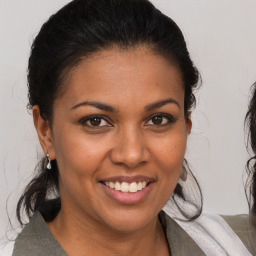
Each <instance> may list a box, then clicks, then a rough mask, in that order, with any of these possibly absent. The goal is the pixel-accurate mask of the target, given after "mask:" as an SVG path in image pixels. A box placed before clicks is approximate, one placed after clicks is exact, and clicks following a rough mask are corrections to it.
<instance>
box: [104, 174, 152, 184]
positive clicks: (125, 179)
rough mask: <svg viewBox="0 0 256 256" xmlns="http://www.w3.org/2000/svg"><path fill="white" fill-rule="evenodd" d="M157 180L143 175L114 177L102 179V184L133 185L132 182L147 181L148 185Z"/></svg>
mask: <svg viewBox="0 0 256 256" xmlns="http://www.w3.org/2000/svg"><path fill="white" fill-rule="evenodd" d="M155 180H156V179H154V178H151V177H148V176H143V175H137V176H113V177H109V178H106V179H102V180H101V182H110V181H112V182H116V181H119V182H127V183H132V182H139V181H146V182H147V183H149V182H153V181H155Z"/></svg>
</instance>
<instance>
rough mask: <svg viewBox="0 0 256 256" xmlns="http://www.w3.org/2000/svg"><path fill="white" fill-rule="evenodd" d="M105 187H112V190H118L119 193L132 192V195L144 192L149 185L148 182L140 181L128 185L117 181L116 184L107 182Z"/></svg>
mask: <svg viewBox="0 0 256 256" xmlns="http://www.w3.org/2000/svg"><path fill="white" fill-rule="evenodd" d="M105 185H106V186H107V187H110V188H113V189H115V190H118V191H122V192H125V193H127V192H130V193H136V192H138V191H140V190H142V189H143V188H145V187H146V185H147V182H146V181H139V182H135V181H134V182H132V183H130V184H129V183H127V182H119V181H116V182H112V181H110V182H105Z"/></svg>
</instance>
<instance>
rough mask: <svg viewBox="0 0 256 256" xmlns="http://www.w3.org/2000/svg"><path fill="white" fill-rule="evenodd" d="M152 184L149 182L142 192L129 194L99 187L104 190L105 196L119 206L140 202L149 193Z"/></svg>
mask: <svg viewBox="0 0 256 256" xmlns="http://www.w3.org/2000/svg"><path fill="white" fill-rule="evenodd" d="M153 184H154V182H150V183H149V184H148V185H147V186H146V187H145V188H143V189H142V190H139V191H137V192H135V193H129V192H122V191H118V190H115V189H113V188H110V187H108V186H106V185H104V184H102V183H100V185H101V187H102V188H103V189H104V191H105V192H106V194H107V195H108V196H110V197H111V198H113V199H115V200H116V201H118V202H119V203H121V204H137V203H139V202H141V201H142V200H143V199H145V198H146V197H147V195H148V194H149V193H150V191H151V190H152V188H153Z"/></svg>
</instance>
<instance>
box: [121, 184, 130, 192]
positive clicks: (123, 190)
mask: <svg viewBox="0 0 256 256" xmlns="http://www.w3.org/2000/svg"><path fill="white" fill-rule="evenodd" d="M121 191H122V192H128V191H129V184H128V183H127V182H122V183H121Z"/></svg>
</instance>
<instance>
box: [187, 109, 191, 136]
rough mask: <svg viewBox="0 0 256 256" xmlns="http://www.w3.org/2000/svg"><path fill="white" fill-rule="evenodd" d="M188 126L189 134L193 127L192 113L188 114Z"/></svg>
mask: <svg viewBox="0 0 256 256" xmlns="http://www.w3.org/2000/svg"><path fill="white" fill-rule="evenodd" d="M186 128H187V134H190V132H191V129H192V120H191V113H189V115H188V119H187V122H186Z"/></svg>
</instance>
